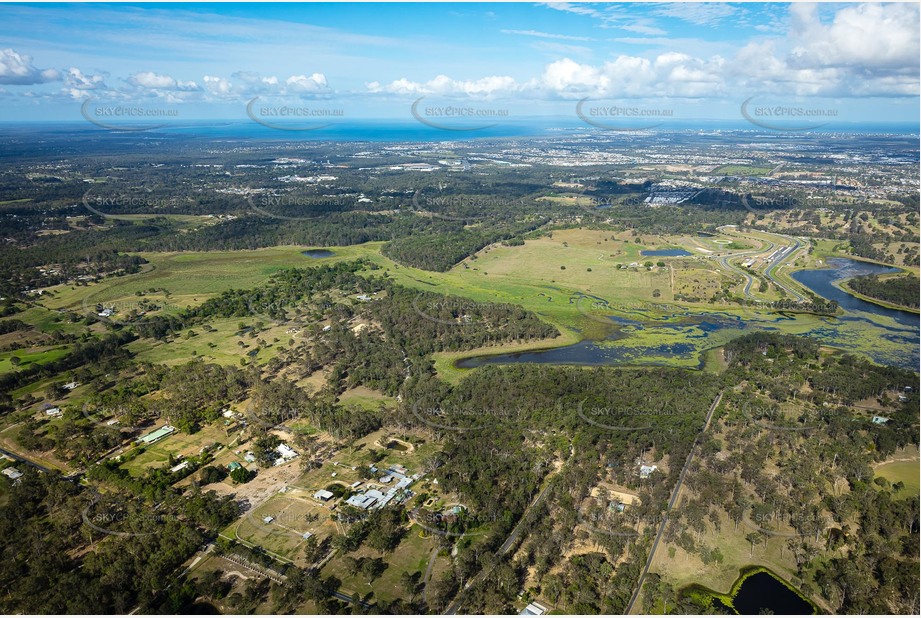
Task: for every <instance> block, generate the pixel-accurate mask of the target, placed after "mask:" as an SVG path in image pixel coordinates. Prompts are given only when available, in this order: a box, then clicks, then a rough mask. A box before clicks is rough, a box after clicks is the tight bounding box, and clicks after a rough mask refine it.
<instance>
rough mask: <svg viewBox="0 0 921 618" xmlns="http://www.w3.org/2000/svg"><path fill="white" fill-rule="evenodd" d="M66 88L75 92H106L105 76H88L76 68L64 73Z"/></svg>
mask: <svg viewBox="0 0 921 618" xmlns="http://www.w3.org/2000/svg"><path fill="white" fill-rule="evenodd" d="M64 86H65V87H67V88H72V89H75V90H106V89H107V88H108V86H106V83H105V76H104V75H97V74H86V73H84V72H83V71H81V70H80V69H78V68H76V67H70V68H69V69H67V71H66V72H65V73H64Z"/></svg>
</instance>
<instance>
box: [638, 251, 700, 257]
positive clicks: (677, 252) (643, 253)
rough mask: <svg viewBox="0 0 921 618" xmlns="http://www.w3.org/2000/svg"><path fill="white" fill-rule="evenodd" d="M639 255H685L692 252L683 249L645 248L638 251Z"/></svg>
mask: <svg viewBox="0 0 921 618" xmlns="http://www.w3.org/2000/svg"><path fill="white" fill-rule="evenodd" d="M640 255H642V256H644V257H687V256H689V255H693V254H692V253H690V252H689V251H685V250H684V249H647V250H646V251H640Z"/></svg>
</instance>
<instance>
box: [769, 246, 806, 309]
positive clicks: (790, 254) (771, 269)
mask: <svg viewBox="0 0 921 618" xmlns="http://www.w3.org/2000/svg"><path fill="white" fill-rule="evenodd" d="M781 238H783V239H784V240H789V241H790V242H791V243H793V244H792V248H791V249H789V250H788V251H785V252H784V254H783V255H782V256H781V258H780V259H778V260H776V261H774V262H772V263H771V265H770V266H768V267H767V268H766V269H765V270H764V276H765V277H767V278H768V279H770V280H771V282H772V283H773V284H774V285H776V286H777V287H778V288H780V289H783V290H784V291H785V292H786V293H787V294H789V295H790V296H792V297H793V298H795V299H796V300H797V301H800V302H802V301H804V300H806V297H805V296H803V295H802V294H800V293H799V292H797V291H796V290H794V289H792V288H791V287H788V286H786V285H784V284H783V283H781V282H780V281H778V280H777V278H776V277H774V271H775V270H777V268H779V267H780V266H781V265H782V264H783V263H785V262H786V261H787V260H789V259H790V258H792V257H793V256H795V255H796V252H797V251H799V249H800V247H802V246H803V243H801V242H800V241H799V239H796V238H792V237H790V236H781Z"/></svg>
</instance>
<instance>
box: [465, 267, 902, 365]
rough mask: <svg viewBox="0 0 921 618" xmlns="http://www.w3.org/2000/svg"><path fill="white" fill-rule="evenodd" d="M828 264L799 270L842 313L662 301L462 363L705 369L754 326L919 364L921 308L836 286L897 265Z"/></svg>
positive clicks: (889, 361) (886, 360) (882, 360)
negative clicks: (555, 343) (573, 332)
mask: <svg viewBox="0 0 921 618" xmlns="http://www.w3.org/2000/svg"><path fill="white" fill-rule="evenodd" d="M829 266H831V268H827V269H822V270H807V271H799V272H795V273H793V277H794V278H795V279H796V280H797V281H799V282H800V283H802V284H803V285H805V286H806V287H808V288H809V289H811V290H812V291H813V292H815V293H816V294H818V295H820V296H823V297H825V298H828V299H829V300H836V301H838V303H839V304H840V306H841V308H842V309H843V314H841V315H838V316H818V315H812V314H801V313H785V312H776V311H769V310H757V309H749V310H746V311H731V312H730V311H717V310H714V311H700V310H692V309H691V308H689V307H683V306H680V305H677V304H663V305H659V306H658V311H654V312H650V311H645V310H642V309H637V310H634V311H626V312H623V315H618V316H615V315H611V316H608V317H607V318H605V317H604V316H600V315H598V316H595V317H596V319H598V320H599V321H602V322H604V326H605V331H606V334H604V335H602V336H600V337H598V338H596V339H584V340H582V341H580V342H578V343H574V344H572V345H568V346H563V347H558V348H550V349H545V350H532V351H530V352H517V353H511V354H494V355H481V356H473V357H468V358H462V359H460V360H458V361H457V363H456V366H457V367H459V368H461V369H472V368H475V367H481V366H483V365H506V364H512V363H540V364H551V365H595V366H597V365H612V364H640V365H667V364H680V365H682V366H685V367H698V368H700V367H702V366H703V359H702V356H701V353H702V352H703V351H705V350H708V349H711V348H715V347H719V346H721V345H725V344H726V343H728V342H729V341H730V340H731V339H734V338H736V337H738V336H740V335H743V334H745V333H747V332H752V331H759V330H761V331H765V330H766V331H784V332H794V333H796V334H798V335H802V336H806V337H811V338H813V339H815V340H817V341H819V342H820V343H822V344H824V345H828V346H833V347H836V348H840V349H843V350H847V351H849V352H857V353H862V354H865V355H866V356H868V357H869V358H870V359H871V360H873V361H874V362H876V363H879V364H883V365H895V366H899V367H906V368H912V369H914V368H917V366H918V363H919V347H918V337H919V316H918V314H916V313H911V312H908V311H899V310H897V309H888V308H886V307H882V306H880V305H876V304H874V303H870V302H867V301H863V300H860V299H859V298H856V297H853V296H851V295H850V294H848V293H847V292H844V291H843V290H841V289H839V288H837V287H835V286H834V285H832V282H834V281H838V280H841V279H845V278H848V277H853V276H855V275H857V274H869V273H882V272H891V270H892V269H889V268H888V267H886V266H879V265H876V264H869V263H866V262H858V261H856V260H850V259H844V258H842V259H838V258H835V259H831V260H829ZM585 298H587V297H581V296H576V297H573V298H570V299H569V302H570V303H573V304H578V303H580V302H581V301H582V300H585ZM592 300H600V299H592ZM625 316H626V317H625Z"/></svg>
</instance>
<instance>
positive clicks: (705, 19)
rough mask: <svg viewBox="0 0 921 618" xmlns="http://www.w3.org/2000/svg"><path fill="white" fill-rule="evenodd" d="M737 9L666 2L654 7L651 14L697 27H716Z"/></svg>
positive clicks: (716, 4)
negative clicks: (672, 18) (671, 18)
mask: <svg viewBox="0 0 921 618" xmlns="http://www.w3.org/2000/svg"><path fill="white" fill-rule="evenodd" d="M737 12H738V9H737V8H736V7H734V6H732V5H731V4H726V3H722V2H668V3H663V4H659V5H656V7H655V8H654V9H653V13H655V14H656V15H662V16H664V17H674V18H676V19H680V20H682V21H686V22H690V23H692V24H696V25H698V26H716V25H718V24H719V23H720V22H722V21H723V20H724V19H726V18H727V17H732V16H734V15H735V14H736V13H737Z"/></svg>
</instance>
